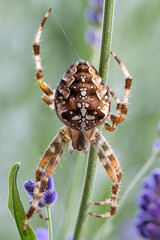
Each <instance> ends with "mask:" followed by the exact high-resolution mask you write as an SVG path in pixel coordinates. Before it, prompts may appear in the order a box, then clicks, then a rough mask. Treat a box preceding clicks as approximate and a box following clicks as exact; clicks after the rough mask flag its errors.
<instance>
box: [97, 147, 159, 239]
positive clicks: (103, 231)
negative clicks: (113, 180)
mask: <svg viewBox="0 0 160 240" xmlns="http://www.w3.org/2000/svg"><path fill="white" fill-rule="evenodd" d="M158 157H160V150H159V149H158V150H155V151H154V152H153V154H152V155H151V157H150V158H149V159H148V161H147V162H146V164H145V165H144V166H143V167H142V168H141V169H140V171H139V172H138V173H137V175H136V176H135V177H134V179H133V181H132V182H131V183H130V184H129V186H128V188H127V189H126V191H125V192H124V194H123V196H122V197H121V200H120V201H119V203H118V205H119V207H118V209H117V210H118V211H117V214H116V215H115V216H114V217H112V218H110V219H108V221H106V222H105V223H104V224H103V225H102V226H101V228H100V229H99V230H98V232H97V234H96V235H95V238H94V239H95V240H96V239H99V240H100V239H104V238H105V239H106V236H108V235H109V234H110V233H111V232H112V229H113V228H112V226H113V223H114V221H115V220H116V218H117V216H118V214H119V213H120V211H121V210H122V209H123V206H124V204H125V202H126V201H127V199H128V196H129V194H130V193H131V192H133V189H134V188H135V186H136V185H137V183H138V182H139V181H140V179H142V177H143V176H144V175H145V174H146V173H147V172H148V171H149V169H150V168H151V166H152V165H153V163H154V162H155V161H156V160H157V159H158Z"/></svg>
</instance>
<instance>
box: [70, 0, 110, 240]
mask: <svg viewBox="0 0 160 240" xmlns="http://www.w3.org/2000/svg"><path fill="white" fill-rule="evenodd" d="M113 17H114V0H105V3H104V11H103V29H102V43H101V54H100V63H99V75H100V76H101V78H102V79H103V80H104V81H105V83H107V77H108V69H109V54H110V48H111V40H112V28H113ZM96 167H97V159H96V154H95V150H94V149H93V147H92V146H91V147H90V152H89V157H88V166H87V172H86V178H85V183H84V188H83V194H82V199H81V205H80V209H79V214H78V218H77V223H76V227H75V231H74V235H73V240H80V239H81V237H82V232H83V230H84V226H85V222H86V217H87V214H88V208H89V202H90V201H91V196H92V192H93V186H94V181H95V175H96Z"/></svg>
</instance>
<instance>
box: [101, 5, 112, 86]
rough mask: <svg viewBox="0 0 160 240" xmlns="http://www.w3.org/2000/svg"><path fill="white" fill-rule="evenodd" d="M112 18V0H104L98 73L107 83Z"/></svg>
mask: <svg viewBox="0 0 160 240" xmlns="http://www.w3.org/2000/svg"><path fill="white" fill-rule="evenodd" d="M113 18H114V0H106V1H105V2H104V9H103V31H102V43H101V54H100V63H99V75H100V76H101V78H102V79H103V80H104V81H105V84H107V79H108V70H109V55H110V51H111V42H112V31H113Z"/></svg>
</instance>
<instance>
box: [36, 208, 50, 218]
mask: <svg viewBox="0 0 160 240" xmlns="http://www.w3.org/2000/svg"><path fill="white" fill-rule="evenodd" d="M35 211H36V213H37V214H38V216H39V217H40V218H41V219H43V220H48V218H45V217H43V216H42V214H41V213H40V211H39V209H36V210H35Z"/></svg>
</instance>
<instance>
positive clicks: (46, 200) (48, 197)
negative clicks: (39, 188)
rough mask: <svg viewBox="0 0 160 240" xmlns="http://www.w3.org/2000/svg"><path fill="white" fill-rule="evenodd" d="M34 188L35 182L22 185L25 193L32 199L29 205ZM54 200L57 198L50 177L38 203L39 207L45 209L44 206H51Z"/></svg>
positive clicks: (29, 181) (28, 181)
mask: <svg viewBox="0 0 160 240" xmlns="http://www.w3.org/2000/svg"><path fill="white" fill-rule="evenodd" d="M43 175H44V172H43V173H42V177H43ZM34 187H35V182H34V181H31V180H27V181H26V182H25V183H24V189H25V191H26V192H27V193H28V195H29V196H30V197H31V198H32V200H30V201H29V204H31V203H32V201H33V193H34ZM56 198H57V192H56V191H55V190H54V183H53V179H52V177H51V176H50V177H49V180H48V183H47V187H46V190H45V192H44V193H43V197H42V198H41V200H40V202H39V207H40V208H42V207H45V206H46V205H51V204H52V203H53V202H55V201H56Z"/></svg>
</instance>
